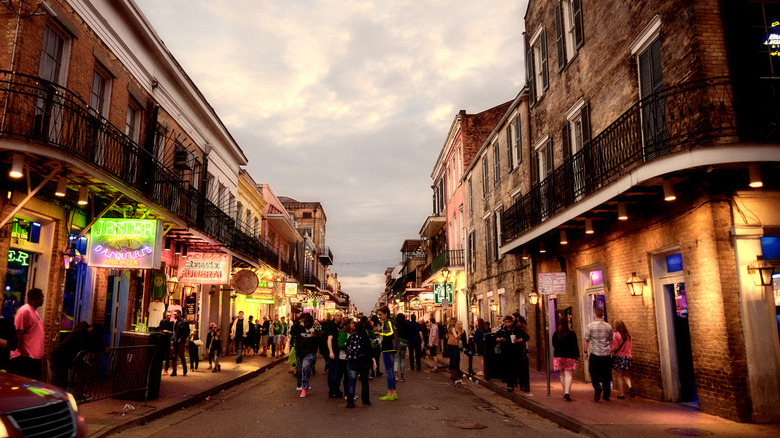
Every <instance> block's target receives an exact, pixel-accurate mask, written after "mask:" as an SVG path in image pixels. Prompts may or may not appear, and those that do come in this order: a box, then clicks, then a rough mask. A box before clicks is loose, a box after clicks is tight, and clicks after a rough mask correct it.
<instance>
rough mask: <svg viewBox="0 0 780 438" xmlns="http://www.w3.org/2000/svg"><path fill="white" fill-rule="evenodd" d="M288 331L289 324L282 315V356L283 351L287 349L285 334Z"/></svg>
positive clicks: (286, 334)
mask: <svg viewBox="0 0 780 438" xmlns="http://www.w3.org/2000/svg"><path fill="white" fill-rule="evenodd" d="M289 333H290V325H289V324H287V321H285V319H284V316H283V317H282V341H281V344H282V350H281V351H282V354H281V355H282V356H284V352H285V351H286V350H287V336H288V334H289Z"/></svg>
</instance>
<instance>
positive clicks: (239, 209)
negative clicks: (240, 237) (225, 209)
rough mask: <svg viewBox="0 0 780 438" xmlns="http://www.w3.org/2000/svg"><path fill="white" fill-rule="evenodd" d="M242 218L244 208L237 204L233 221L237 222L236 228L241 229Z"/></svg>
mask: <svg viewBox="0 0 780 438" xmlns="http://www.w3.org/2000/svg"><path fill="white" fill-rule="evenodd" d="M243 218H244V206H243V205H242V204H241V203H240V202H239V203H238V204H237V205H236V217H235V220H236V222H238V228H239V229H240V228H241V219H243Z"/></svg>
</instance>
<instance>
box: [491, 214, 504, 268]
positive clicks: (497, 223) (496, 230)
mask: <svg viewBox="0 0 780 438" xmlns="http://www.w3.org/2000/svg"><path fill="white" fill-rule="evenodd" d="M502 214H504V207H503V206H501V207H499V208H498V210H496V211H495V213H494V214H493V260H498V246H499V245H500V243H501V215H502Z"/></svg>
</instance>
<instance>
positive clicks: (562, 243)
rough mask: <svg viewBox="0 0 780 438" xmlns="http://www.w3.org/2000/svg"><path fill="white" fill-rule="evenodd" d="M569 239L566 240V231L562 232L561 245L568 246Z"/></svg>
mask: <svg viewBox="0 0 780 438" xmlns="http://www.w3.org/2000/svg"><path fill="white" fill-rule="evenodd" d="M568 244H569V239H567V238H566V230H561V245H568Z"/></svg>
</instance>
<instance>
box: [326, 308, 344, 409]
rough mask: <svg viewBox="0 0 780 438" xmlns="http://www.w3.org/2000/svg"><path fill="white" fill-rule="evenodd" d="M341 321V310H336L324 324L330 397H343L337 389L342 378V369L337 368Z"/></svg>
mask: <svg viewBox="0 0 780 438" xmlns="http://www.w3.org/2000/svg"><path fill="white" fill-rule="evenodd" d="M343 322H344V315H343V314H342V313H341V312H336V313H335V315H334V316H333V319H332V320H330V321H328V322H327V323H326V325H325V336H326V337H325V342H326V344H327V351H326V355H325V363H326V364H327V365H325V366H326V368H327V369H328V397H330V398H341V397H344V393H343V392H341V390H340V389H339V385H340V383H341V381H342V380H343V378H344V374H343V371H344V369H343V368H339V355H340V350H339V334H340V332H341V331H342V324H343ZM340 371H341V373H340Z"/></svg>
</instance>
